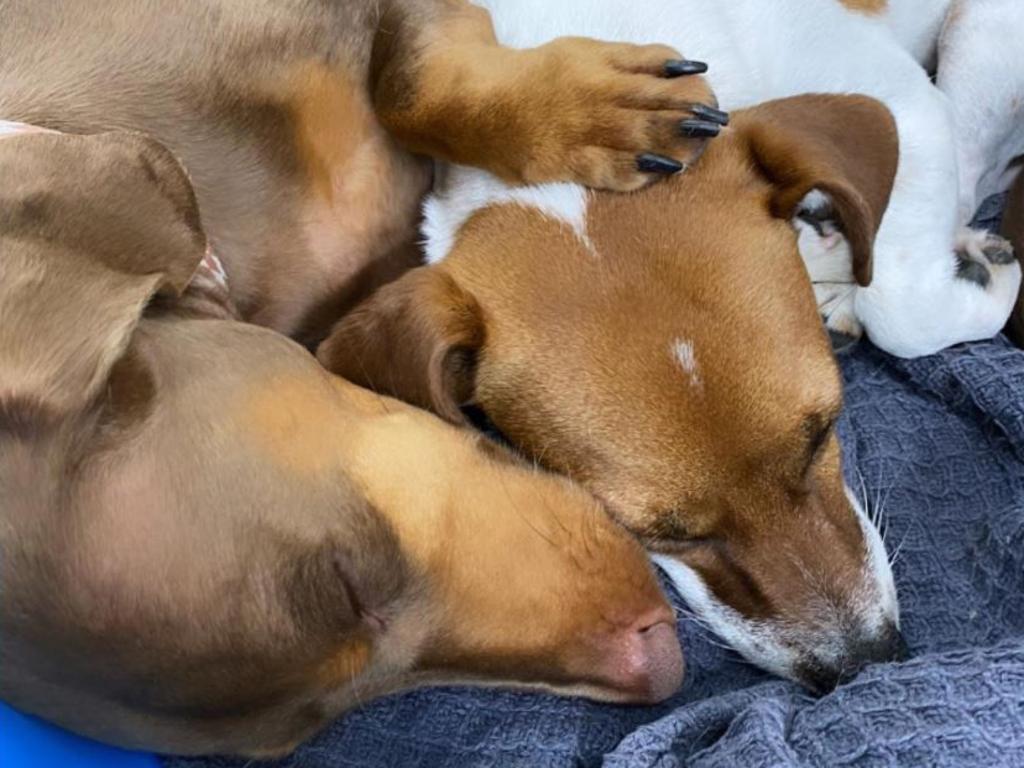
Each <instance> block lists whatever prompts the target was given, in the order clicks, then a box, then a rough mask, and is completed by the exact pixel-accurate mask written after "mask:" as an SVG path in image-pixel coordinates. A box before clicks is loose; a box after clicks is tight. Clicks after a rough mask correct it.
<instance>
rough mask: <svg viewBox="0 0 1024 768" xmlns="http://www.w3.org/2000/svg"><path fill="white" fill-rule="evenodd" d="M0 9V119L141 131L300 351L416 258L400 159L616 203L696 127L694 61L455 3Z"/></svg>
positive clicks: (9, 2) (255, 311) (241, 282)
mask: <svg viewBox="0 0 1024 768" xmlns="http://www.w3.org/2000/svg"><path fill="white" fill-rule="evenodd" d="M0 15H2V17H3V25H2V26H0V119H6V120H18V121H21V122H26V123H33V124H37V125H43V126H47V127H50V128H57V129H60V130H64V131H68V132H72V133H94V132H97V131H103V130H113V129H129V130H136V131H142V132H144V133H147V134H149V135H152V136H154V137H155V138H157V139H159V140H160V141H161V142H162V143H164V144H165V145H166V146H168V147H169V148H170V149H171V150H172V151H173V152H174V153H175V154H176V155H177V156H178V157H179V158H181V159H182V161H183V162H184V164H185V167H186V168H188V170H189V173H190V175H191V177H192V179H193V181H194V184H195V188H196V194H197V195H198V197H199V203H200V208H201V209H202V211H203V220H204V222H205V226H206V229H207V231H208V232H209V234H210V239H211V242H212V243H213V245H214V246H215V248H216V250H217V252H218V254H220V256H221V258H222V259H223V262H224V265H225V268H226V270H227V273H228V275H229V276H230V278H231V285H232V293H233V295H234V298H235V300H236V302H237V304H238V307H239V309H240V311H241V313H242V315H243V317H244V318H245V319H247V320H252V321H255V322H257V323H260V324H263V325H267V326H270V327H272V328H275V329H276V330H279V331H282V332H284V333H287V334H289V335H292V336H297V337H300V338H302V339H304V340H307V341H308V340H312V339H318V338H322V335H323V333H324V332H325V331H326V330H327V328H329V327H330V325H331V323H333V322H334V320H336V319H337V318H338V317H339V316H340V315H341V313H342V311H343V309H344V308H345V307H346V306H348V305H351V304H352V303H353V302H354V301H355V300H357V299H358V298H359V297H360V296H362V295H364V294H366V293H367V292H368V291H369V290H370V289H371V288H372V287H373V286H374V285H376V284H377V283H379V282H381V281H382V280H384V279H386V278H387V277H389V276H393V275H395V274H398V271H399V270H401V269H405V268H406V267H407V266H409V265H410V264H411V263H412V262H413V261H415V259H416V258H417V254H416V251H415V249H414V248H413V247H412V246H413V242H414V239H415V235H416V223H417V220H418V218H419V206H420V202H421V198H422V196H423V193H424V192H425V191H426V188H427V185H428V183H429V179H430V169H429V165H428V164H427V163H426V162H424V161H423V160H422V159H418V158H416V157H414V156H413V155H411V154H410V152H409V150H412V151H415V152H422V153H427V154H430V155H433V156H435V157H440V158H443V159H445V160H450V161H453V162H460V163H467V164H471V165H479V166H481V167H484V168H487V169H488V170H490V171H492V172H493V173H495V174H497V175H498V176H500V177H501V178H503V179H506V180H508V181H513V182H529V183H537V182H544V181H552V180H572V181H578V182H580V183H584V184H588V185H593V186H598V187H605V188H610V189H618V190H624V189H635V188H637V187H640V186H643V185H644V184H646V183H648V182H650V181H651V180H652V179H653V178H657V177H659V176H660V175H662V174H663V173H671V172H675V171H678V170H679V169H680V168H682V167H683V165H684V164H688V163H690V162H692V161H693V160H694V159H695V158H696V157H697V156H698V155H699V153H700V152H701V150H702V149H703V146H704V141H705V139H706V138H707V136H708V135H710V133H714V132H715V130H714V126H711V128H710V129H709V128H708V126H707V125H706V121H702V120H699V119H697V120H695V119H694V118H695V116H699V115H703V114H706V111H702V110H703V109H704V108H703V107H702V106H701V104H702V103H704V104H706V103H712V104H713V102H714V98H713V96H712V95H711V92H710V90H709V89H708V87H707V85H706V83H705V82H704V81H703V79H701V78H696V77H678V76H679V75H686V74H689V73H693V72H695V71H700V70H702V67H701V66H699V65H697V64H696V63H693V62H686V61H682V60H680V55H679V53H678V52H676V51H675V50H673V49H671V48H667V47H665V46H660V45H649V46H632V45H610V44H604V43H598V42H595V41H593V40H586V39H581V38H573V39H562V40H557V41H554V42H552V43H550V44H547V45H543V46H540V47H538V48H535V49H529V50H512V49H507V48H503V47H501V46H499V45H498V44H497V43H496V42H495V39H494V32H493V30H492V28H491V23H490V17H489V16H488V14H487V13H486V12H485V11H483V10H481V9H480V8H477V7H475V6H473V5H471V4H469V3H468V2H466V0H354V1H352V2H331V3H324V2H321V1H320V0H252V2H246V3H236V2H228V0H214V2H205V3H180V2H177V0H98V2H91V3H88V4H82V3H66V2H63V0H3V2H2V3H0ZM712 114H713V113H712ZM682 123H687V124H689V125H690V128H689V129H687V134H688V135H686V136H684V135H683V134H682V133H681V127H680V126H681V124H682ZM695 125H696V127H695ZM701 126H704V130H699V128H700V127H701Z"/></svg>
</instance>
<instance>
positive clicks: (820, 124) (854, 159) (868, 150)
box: [735, 94, 899, 285]
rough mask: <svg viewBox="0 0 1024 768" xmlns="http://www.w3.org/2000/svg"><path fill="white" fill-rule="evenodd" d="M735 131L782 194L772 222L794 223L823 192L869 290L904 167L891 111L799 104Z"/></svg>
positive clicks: (863, 101)
mask: <svg viewBox="0 0 1024 768" xmlns="http://www.w3.org/2000/svg"><path fill="white" fill-rule="evenodd" d="M735 128H736V130H737V131H739V132H740V134H741V136H743V138H744V139H745V140H746V141H747V143H748V145H749V151H750V155H751V157H752V158H753V160H754V162H755V163H756V164H757V166H758V168H759V169H760V170H761V172H762V173H763V174H764V175H765V176H766V177H767V178H768V179H769V181H771V182H772V184H774V185H775V187H776V191H775V194H774V195H773V197H772V201H771V207H772V215H774V216H776V217H778V218H783V219H786V220H792V219H793V218H794V216H796V215H797V214H798V213H799V212H800V207H801V205H802V204H804V201H805V200H806V199H808V195H809V194H810V193H811V192H812V191H815V190H817V191H818V192H820V193H821V194H822V195H823V196H824V197H825V198H827V201H830V202H831V212H832V213H834V216H835V222H834V223H835V225H836V227H837V228H838V229H839V230H840V231H842V232H843V234H845V236H846V239H847V241H848V242H849V244H850V252H851V254H852V259H853V265H852V266H853V274H854V277H856V279H857V282H858V283H860V284H861V285H868V284H869V283H870V282H871V273H872V252H873V250H874V243H875V235H876V233H877V232H878V227H879V225H880V224H881V221H882V216H883V215H884V213H885V209H886V207H887V206H888V204H889V195H890V193H891V192H892V185H893V180H894V179H895V177H896V165H897V162H898V160H899V136H898V134H897V131H896V122H895V120H894V119H893V116H892V114H891V113H890V112H889V110H888V108H886V107H885V105H884V104H882V103H881V102H879V101H876V100H875V99H872V98H869V97H867V96H849V95H825V94H811V95H805V96H794V97H792V98H788V99H779V100H777V101H770V102H766V103H764V104H761V105H759V106H757V107H754V108H752V109H748V110H744V111H743V112H742V113H739V114H737V116H736V120H735ZM818 200H819V202H820V201H821V198H820V197H819V198H818ZM815 213H816V215H820V214H819V213H817V212H815Z"/></svg>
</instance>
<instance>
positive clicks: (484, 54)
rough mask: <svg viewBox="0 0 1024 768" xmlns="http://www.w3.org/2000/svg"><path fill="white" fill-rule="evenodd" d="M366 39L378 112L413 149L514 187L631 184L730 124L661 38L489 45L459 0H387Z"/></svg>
mask: <svg viewBox="0 0 1024 768" xmlns="http://www.w3.org/2000/svg"><path fill="white" fill-rule="evenodd" d="M380 30H381V31H380V32H379V33H378V35H377V39H376V41H375V44H374V56H373V61H372V64H371V73H370V74H371V89H372V93H373V96H374V103H375V106H376V109H377V113H378V116H379V117H380V119H381V121H382V123H383V124H384V125H385V127H387V128H388V130H389V131H391V133H392V134H393V135H394V136H395V137H397V139H398V140H399V141H400V142H401V143H402V144H404V145H405V146H406V147H407V148H409V149H411V150H413V151H414V152H419V153H422V154H426V155H431V156H433V157H436V158H440V159H442V160H445V161H448V162H452V163H458V164H462V165H473V166H477V167H480V168H483V169H485V170H487V171H490V172H491V173H493V174H495V175H496V176H499V177H500V178H502V179H503V180H505V181H508V182H511V183H527V184H535V183H543V182H549V181H574V182H578V183H581V184H585V185H588V186H592V187H599V188H607V189H615V190H631V189H637V188H639V187H642V186H644V185H646V184H649V183H650V182H651V181H652V180H654V179H656V178H658V177H660V176H662V175H664V174H668V173H675V172H678V171H680V170H682V169H683V168H685V167H686V166H688V165H690V164H691V163H693V162H694V161H695V160H696V159H697V158H698V157H699V156H700V154H701V152H702V151H703V149H704V145H705V143H706V141H707V140H708V139H709V138H711V137H713V136H715V135H717V134H718V132H719V130H720V129H721V126H722V125H724V124H725V122H726V121H727V117H726V115H725V114H724V113H722V112H719V111H718V110H717V109H715V105H716V101H715V98H714V96H713V94H712V93H711V90H710V88H709V87H708V85H707V84H706V82H705V81H704V79H703V78H700V77H697V76H696V75H697V74H698V73H699V72H701V71H703V69H704V67H703V65H700V64H698V63H696V62H688V61H685V60H684V59H683V57H682V56H681V55H680V54H679V52H677V51H676V50H674V49H672V48H668V47H666V46H661V45H641V46H637V45H623V44H611V43H602V42H598V41H595V40H591V39H586V38H559V39H557V40H554V41H552V42H550V43H548V44H546V45H542V46H539V47H537V48H532V49H525V50H513V49H511V48H505V47H503V46H501V45H499V44H498V43H497V40H496V39H495V35H494V29H493V26H492V24H491V17H490V14H489V13H487V11H485V10H483V9H481V8H479V7H477V6H474V5H472V4H470V3H468V2H465V1H464V0H418V1H417V2H408V1H407V2H395V3H392V4H391V5H390V6H389V7H387V8H386V9H385V12H384V18H383V19H382V20H381V22H380Z"/></svg>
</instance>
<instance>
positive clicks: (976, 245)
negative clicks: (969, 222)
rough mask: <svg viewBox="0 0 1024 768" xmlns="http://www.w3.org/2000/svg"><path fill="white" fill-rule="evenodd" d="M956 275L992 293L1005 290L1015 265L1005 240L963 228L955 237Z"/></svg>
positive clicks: (1015, 273)
mask: <svg viewBox="0 0 1024 768" xmlns="http://www.w3.org/2000/svg"><path fill="white" fill-rule="evenodd" d="M956 259H957V269H956V276H957V277H958V278H960V279H961V280H966V281H968V282H971V283H974V284H975V285H977V286H978V287H980V288H983V289H985V290H987V291H990V292H992V293H995V294H1000V295H1001V294H1004V293H1008V292H1009V291H1010V290H1011V286H1010V284H1011V283H1014V282H1015V281H1017V280H1018V279H1019V278H1018V275H1019V268H1018V266H1017V259H1016V256H1015V255H1014V252H1013V245H1011V244H1010V241H1009V240H1006V239H1005V238H1002V237H1000V236H999V235H993V234H991V233H990V232H985V231H983V230H976V229H969V228H964V229H962V230H961V231H960V232H959V233H957V238H956Z"/></svg>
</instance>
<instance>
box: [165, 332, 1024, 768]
mask: <svg viewBox="0 0 1024 768" xmlns="http://www.w3.org/2000/svg"><path fill="white" fill-rule="evenodd" d="M841 363H842V367H843V372H844V375H845V379H846V401H847V405H846V411H845V416H844V420H843V423H842V425H841V435H842V442H843V448H844V451H845V454H846V466H847V471H848V472H849V473H850V480H851V484H852V485H853V487H855V488H859V487H860V484H861V479H863V482H864V485H865V487H866V489H867V493H868V497H869V499H873V500H875V501H876V502H877V503H879V504H880V505H881V506H882V509H883V523H884V525H885V527H886V541H887V543H888V545H889V548H890V551H898V554H897V555H896V562H895V566H894V570H895V573H896V581H897V587H898V589H899V591H900V597H901V604H902V623H903V629H904V633H905V635H906V639H907V641H908V643H909V645H910V647H911V650H912V652H913V658H912V659H911V660H909V661H907V662H905V663H902V664H889V665H880V666H875V667H872V668H869V669H867V670H865V671H864V672H863V673H861V675H860V676H858V677H857V678H856V679H855V680H853V681H852V682H851V683H849V684H847V685H845V686H843V687H841V688H839V689H838V690H836V691H835V692H834V693H832V694H830V695H827V696H825V697H823V698H818V699H816V698H812V697H810V696H807V695H806V694H804V693H803V692H802V691H801V690H800V689H799V688H797V687H796V686H795V685H792V684H790V683H786V682H782V681H779V680H777V679H774V678H771V677H770V676H768V675H767V674H765V673H762V672H760V671H758V670H756V669H753V668H752V667H750V666H749V665H747V664H745V663H744V662H743V661H742V660H741V659H740V658H739V657H738V656H736V655H735V654H734V653H733V652H731V651H729V650H727V649H725V648H723V647H721V645H720V643H719V642H718V641H717V640H715V638H713V637H711V636H709V635H708V634H706V633H705V632H704V631H703V630H702V629H701V628H700V627H699V626H697V625H696V624H694V623H693V622H692V621H689V620H687V619H685V618H684V619H682V620H681V623H680V626H679V632H680V635H681V637H682V639H683V647H684V649H685V652H686V654H687V662H688V667H687V669H688V671H687V675H688V677H687V680H686V683H685V685H684V687H683V690H682V691H681V692H680V693H679V694H678V695H677V696H676V697H675V698H674V699H672V700H671V701H669V702H667V703H666V704H664V705H662V706H659V707H653V708H632V707H612V706H602V705H597V704H591V703H587V702H583V701H573V700H566V699H558V698H554V697H550V696H542V695H530V694H516V693H507V692H504V693H503V692H493V691H473V690H458V689H449V688H441V689H433V690H424V691H418V692H414V693H411V694H406V695H402V696H395V697H392V698H389V699H385V700H382V701H379V702H377V703H375V704H372V705H370V706H367V707H365V708H363V709H361V710H359V711H357V712H354V713H351V714H349V715H347V716H346V717H344V718H342V719H341V720H339V721H338V722H337V723H336V724H335V725H334V726H333V727H332V728H330V729H329V730H328V731H327V732H325V733H324V734H322V735H321V736H320V737H319V738H317V739H316V740H314V741H313V742H311V743H310V744H308V745H307V746H305V747H304V748H302V749H301V750H300V751H299V752H297V753H296V754H295V755H294V756H293V757H292V758H290V759H288V760H286V761H283V762H281V763H278V764H276V765H280V766H297V767H298V766H301V767H302V768H340V767H341V766H424V767H428V766H429V768H443V767H445V766H451V767H452V768H455V767H456V766H458V767H459V768H464V767H466V766H524V767H526V766H528V767H529V768H543V766H580V765H586V766H589V765H594V766H597V765H607V766H666V767H667V766H683V765H686V766H723V768H740V767H743V766H789V765H799V766H803V765H808V766H847V765H856V766H889V765H891V766H955V767H956V768H964V767H966V766H985V767H986V768H994V767H995V766H1007V767H1011V766H1012V767H1013V768H1020V767H1021V766H1024V352H1021V351H1018V350H1015V349H1013V348H1012V347H1010V345H1009V344H1008V343H1006V342H1005V341H1003V340H996V341H993V342H986V343H981V344H974V345H969V346H966V347H960V348H957V349H953V350H948V351H946V352H944V353H942V354H939V355H936V356H933V357H929V358H925V359H921V360H916V361H909V362H908V361H901V360H895V359H893V358H890V357H888V356H886V355H884V354H882V353H881V352H879V351H878V350H876V349H874V348H873V347H871V346H870V345H869V344H866V343H861V344H859V345H857V347H855V348H854V349H853V350H851V351H849V352H847V353H844V354H843V355H841ZM168 764H169V765H170V766H173V767H174V768H199V767H200V766H203V767H204V768H205V767H209V768H212V767H213V766H218V768H219V767H220V766H229V765H230V766H235V765H239V766H241V765H244V763H234V762H231V761H218V760H205V761H194V760H170V761H168ZM249 765H255V764H251V763H250V764H249Z"/></svg>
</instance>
